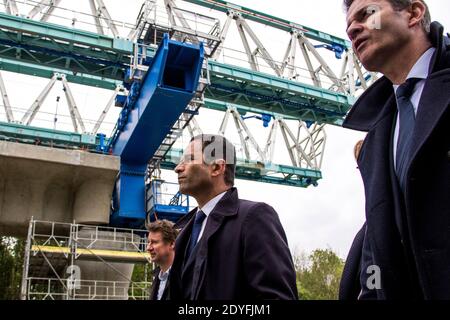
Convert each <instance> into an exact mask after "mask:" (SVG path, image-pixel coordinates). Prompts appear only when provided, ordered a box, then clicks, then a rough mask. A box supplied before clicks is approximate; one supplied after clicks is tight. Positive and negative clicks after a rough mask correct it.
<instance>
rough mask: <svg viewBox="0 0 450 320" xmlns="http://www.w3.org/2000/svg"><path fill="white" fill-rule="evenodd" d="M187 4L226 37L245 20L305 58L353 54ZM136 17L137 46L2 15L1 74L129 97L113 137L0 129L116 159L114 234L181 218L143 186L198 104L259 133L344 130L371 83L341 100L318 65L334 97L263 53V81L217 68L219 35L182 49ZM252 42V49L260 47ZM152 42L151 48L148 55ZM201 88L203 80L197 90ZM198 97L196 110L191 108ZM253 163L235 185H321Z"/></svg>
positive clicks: (197, 0) (173, 204) (311, 32)
mask: <svg viewBox="0 0 450 320" xmlns="http://www.w3.org/2000/svg"><path fill="white" fill-rule="evenodd" d="M186 2H189V3H193V4H196V5H200V6H202V7H205V8H209V9H212V10H216V11H220V12H225V13H227V15H228V20H227V23H226V27H224V28H223V30H225V29H228V26H229V23H230V21H231V20H233V19H234V20H236V22H237V24H238V26H240V27H241V35H242V34H243V32H244V31H245V30H247V32H250V31H249V30H248V27H246V24H245V21H244V19H248V20H250V21H254V22H257V23H263V24H265V25H268V26H271V27H274V28H277V29H280V30H283V31H286V32H290V33H291V34H292V41H297V40H298V41H300V43H301V44H303V45H304V46H306V47H307V48H308V49H309V50H311V51H314V50H315V48H314V46H309V47H308V42H307V41H309V40H314V41H317V42H319V43H320V44H319V45H316V46H315V47H316V48H326V49H328V50H331V51H332V52H334V53H335V55H336V58H338V59H340V58H342V55H343V53H346V52H348V51H349V49H350V44H349V43H348V41H345V40H343V39H340V38H338V37H334V36H332V35H329V34H326V33H323V32H320V31H317V30H315V29H312V28H308V27H305V26H302V25H299V24H296V23H293V22H290V21H287V20H284V19H280V18H276V17H273V16H270V15H267V14H264V13H261V12H258V11H255V10H252V9H249V8H245V7H240V6H236V5H233V4H230V3H228V2H225V1H221V0H214V1H213V0H189V1H186ZM167 4H168V6H169V5H172V6H173V5H174V4H173V0H167ZM173 9H174V10H175V9H176V7H174V8H173ZM141 13H142V11H141ZM141 13H140V19H138V22H137V27H136V30H135V31H136V32H135V34H134V39H135V40H136V41H133V40H132V39H123V38H119V37H110V36H106V35H103V34H99V33H93V32H87V31H83V30H78V29H76V28H69V27H64V26H61V25H56V24H52V23H48V22H46V21H36V20H32V19H29V18H27V17H23V16H18V15H12V14H6V13H0V70H6V71H11V72H17V73H22V74H26V75H33V76H39V77H44V78H52V77H55V75H56V74H58V76H59V75H63V78H64V79H65V80H67V81H68V82H73V83H78V84H83V85H88V86H94V87H98V88H105V89H116V88H117V86H118V85H123V86H124V87H125V88H126V89H127V91H128V94H127V95H123V94H119V95H117V97H116V105H118V106H120V107H121V108H122V111H121V113H120V117H119V119H118V121H117V124H116V127H115V129H114V131H113V134H112V135H111V136H110V137H106V136H105V135H104V134H99V133H94V134H93V133H88V132H81V133H80V132H66V131H58V130H51V129H47V128H38V127H33V126H30V125H29V123H28V124H24V123H18V122H17V121H14V120H13V119H10V121H8V122H0V135H1V136H3V137H8V138H11V139H15V140H18V141H22V142H31V143H36V140H39V143H40V144H44V145H45V144H51V145H52V146H64V147H67V146H76V147H81V148H83V149H86V150H87V151H90V152H101V153H105V154H114V155H118V156H120V159H121V164H120V174H119V176H118V178H117V181H116V185H115V188H114V196H113V205H112V211H111V224H112V225H118V226H124V227H130V228H139V227H142V225H143V223H144V220H145V219H147V218H148V217H149V218H150V219H155V218H158V215H159V217H166V218H169V219H172V220H175V219H177V218H178V217H179V216H180V215H182V214H184V213H186V212H187V209H188V207H189V200H188V198H186V196H184V195H181V194H180V193H176V194H175V195H174V196H173V198H172V200H171V201H170V203H169V204H168V205H161V204H160V203H158V201H157V198H158V192H159V191H158V190H159V189H158V188H159V186H160V185H161V183H162V182H161V181H160V180H158V179H154V180H152V182H151V184H147V185H146V183H145V180H146V177H148V172H149V167H150V171H151V170H153V169H154V168H155V166H156V165H157V166H160V167H161V168H163V169H173V168H174V166H175V165H176V159H179V158H180V157H181V150H177V149H174V148H171V147H172V146H173V143H174V141H175V140H176V138H177V134H179V131H180V130H182V129H183V128H184V127H185V126H186V125H187V123H188V122H189V120H190V119H191V118H192V116H193V115H195V114H197V113H198V108H199V105H200V104H201V106H202V107H205V108H209V109H212V110H218V111H227V110H229V107H230V105H233V106H234V107H235V109H236V111H237V112H238V113H239V114H240V115H245V114H246V113H248V112H249V113H256V114H258V115H260V116H259V118H260V119H261V120H263V121H264V125H265V126H267V125H268V123H270V121H271V119H275V118H276V117H280V116H282V117H283V118H285V119H295V120H302V121H304V122H306V123H307V124H308V126H309V125H311V124H312V123H319V124H331V125H336V126H340V125H341V124H342V122H343V119H344V117H345V115H346V114H347V112H348V110H349V109H350V107H351V105H352V104H353V102H354V101H355V97H354V96H353V95H352V94H351V93H352V90H353V91H354V86H355V84H354V83H359V85H362V84H365V80H367V79H368V78H367V74H362V73H360V72H359V79H356V80H355V81H353V82H354V83H350V89H349V91H346V90H345V88H343V87H341V86H342V84H341V83H340V82H339V81H336V79H335V78H334V77H333V76H332V73H331V71H329V70H328V69H327V66H326V65H325V64H324V63H323V65H324V68H323V70H325V71H326V72H329V74H330V77H331V78H333V81H334V85H335V86H336V87H339V88H340V89H339V90H330V89H326V88H323V87H320V86H318V84H319V83H320V81H319V80H318V79H317V78H314V72H315V71H314V70H312V69H310V73H311V74H312V75H313V79H314V85H311V84H305V83H302V82H299V81H296V80H295V79H294V77H282V76H281V75H282V70H281V69H280V68H279V67H278V66H276V65H272V64H273V63H271V59H270V55H269V54H268V53H267V52H266V51H265V50H264V48H262V47H261V46H260V47H259V52H260V53H259V54H260V55H261V56H262V58H263V59H264V60H266V61H267V63H268V64H269V65H271V66H272V67H273V68H274V70H275V71H276V75H271V74H268V73H265V72H261V71H259V70H258V69H257V68H256V67H255V65H252V68H250V69H249V68H245V67H241V66H235V65H231V64H225V63H221V62H218V61H216V60H215V59H213V58H212V57H213V56H215V55H216V54H217V53H218V52H217V51H219V50H220V48H221V43H222V41H223V37H224V33H225V31H222V33H220V32H219V31H220V30H219V31H217V30H215V31H212V32H211V33H210V34H208V35H206V36H204V37H203V38H202V35H201V34H200V33H199V34H197V35H195V37H197V38H195V37H194V35H192V34H187V36H185V38H184V39H192V38H195V39H194V40H195V41H190V42H191V43H188V42H189V41H175V40H172V39H169V37H170V36H172V35H174V34H177V32H178V34H179V32H180V31H179V30H178V29H173V28H172V29H171V28H168V27H167V28H166V27H161V26H158V25H156V24H154V23H153V24H152V23H151V22H148V19H146V17H145V16H143V15H142V14H141ZM242 30H244V31H242ZM250 35H251V33H250ZM221 37H222V38H221ZM244 38H245V37H243V39H244ZM196 39H197V40H196ZM308 39H309V40H308ZM254 40H255V42H256V43H258V39H256V38H254ZM301 41H303V42H301ZM305 41H306V42H305ZM155 42H156V43H157V47H156V46H151V45H150V43H155ZM204 43H205V44H207V45H208V50H206V48H205V47H204ZM294 47H295V43H294V42H292V43H291V44H290V47H289V49H288V51H289V50H290V54H288V53H289V52H288V53H287V56H289V57H291V58H293V54H295V48H294ZM314 52H315V51H314ZM247 54H248V56H249V60H250V61H251V60H252V59H254V57H253V58H252V53H251V52H247ZM316 57H317V56H316ZM204 58H205V59H204ZM206 58H211V59H206ZM317 58H318V59H319V60H320V57H317ZM130 61H131V64H130ZM286 61H287V60H286ZM353 62H354V61H353ZM285 67H286V65H285ZM202 74H205V75H206V76H202ZM202 78H204V79H206V80H205V81H204V82H203V83H202V81H201V79H202ZM351 79H353V78H351V77H350V80H351ZM351 88H353V89H351ZM200 96H201V99H200V100H201V101H200V103H197V104H195V103H194V105H192V103H191V102H192V101H193V100H195V99H196V98H199V97H200ZM190 103H191V105H190ZM182 114H184V115H186V117H187V118H185V120H184V122H182V123H181V124H180V126H179V127H177V128H175V129H174V123H175V122H177V120H179V119H180V115H182ZM168 155H169V156H168ZM250 162H251V161H249V160H248V159H247V160H243V159H241V160H238V163H237V172H236V176H237V178H241V179H248V180H253V181H261V182H268V183H275V184H284V185H289V186H298V187H308V186H310V185H317V182H318V180H320V179H321V178H322V175H321V172H320V170H319V169H318V168H300V167H296V166H287V165H277V164H273V163H266V164H263V168H262V169H264V170H272V171H274V172H279V173H282V174H283V177H274V176H269V175H265V174H264V170H262V169H261V168H259V167H258V165H259V164H258V163H256V162H255V163H254V165H253V166H248V164H249V163H250ZM250 164H251V163H250ZM125 190H126V191H125Z"/></svg>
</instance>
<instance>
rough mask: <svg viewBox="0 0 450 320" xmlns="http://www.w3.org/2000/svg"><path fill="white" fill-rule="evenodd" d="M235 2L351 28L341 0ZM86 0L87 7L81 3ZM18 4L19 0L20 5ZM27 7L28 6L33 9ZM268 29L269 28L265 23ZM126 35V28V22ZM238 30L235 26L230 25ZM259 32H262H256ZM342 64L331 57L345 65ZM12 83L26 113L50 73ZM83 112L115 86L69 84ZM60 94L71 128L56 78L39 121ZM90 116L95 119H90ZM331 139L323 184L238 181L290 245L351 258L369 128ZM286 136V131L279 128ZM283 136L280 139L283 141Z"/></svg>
mask: <svg viewBox="0 0 450 320" xmlns="http://www.w3.org/2000/svg"><path fill="white" fill-rule="evenodd" d="M85 2H86V3H84V2H81V1H77V2H76V6H75V5H74V2H72V1H69V2H68V1H67V0H65V1H62V3H61V5H62V6H66V7H67V8H71V9H73V10H78V11H82V12H88V6H87V3H88V2H87V1H85ZM104 2H105V4H106V6H107V8H108V10H109V11H110V13H111V16H112V17H113V19H115V20H119V21H124V22H129V23H134V21H135V17H136V16H137V12H138V11H139V8H140V3H142V2H141V1H138V0H133V1H127V2H126V6H124V3H125V2H124V1H120V2H119V1H117V0H104ZM231 2H233V3H236V4H239V5H243V6H246V7H249V8H252V9H255V10H258V11H261V12H265V13H269V14H271V15H273V16H277V17H280V18H284V19H287V20H290V21H294V22H297V23H300V24H302V25H305V26H308V27H312V28H314V29H317V30H320V31H323V32H327V33H331V34H334V35H336V36H340V37H342V38H346V35H345V15H344V13H343V10H342V6H341V1H340V0H332V1H330V0H314V1H305V0H302V1H299V0H277V1H261V0H234V1H231ZM427 3H428V5H429V7H430V11H431V15H432V18H433V20H438V21H440V22H441V24H443V25H444V26H445V27H446V30H447V31H448V27H449V26H450V18H449V12H450V2H449V1H448V0H428V1H427ZM83 6H85V7H83ZM19 8H20V7H19ZM27 11H29V10H24V12H27ZM59 14H60V15H61V16H64V17H66V18H67V17H69V18H76V19H77V22H76V25H75V27H79V28H87V29H89V28H92V26H89V25H84V26H83V27H82V25H83V21H88V19H86V17H84V16H83V15H82V14H79V13H74V12H71V11H64V12H63V11H61V12H59ZM63 21H64V23H65V24H67V21H68V20H67V19H60V20H56V19H54V20H53V22H55V23H56V22H57V23H63ZM255 28H256V29H255V30H257V29H259V31H260V32H261V31H262V33H264V37H262V38H261V39H262V41H263V43H264V44H265V45H266V46H267V47H268V48H269V51H271V53H272V52H274V53H273V55H274V58H275V59H278V60H281V59H282V56H283V53H284V50H285V48H286V46H287V41H286V39H288V38H286V39H285V38H283V37H284V36H287V35H278V34H277V33H276V32H273V31H271V29H270V28H267V27H261V26H259V27H255ZM266 30H267V31H266ZM121 31H122V33H121V34H123V35H126V34H127V33H128V32H127V31H126V30H125V29H124V30H121ZM230 34H231V35H234V36H233V38H237V37H238V36H237V33H236V32H235V33H230ZM258 36H259V34H258ZM235 40H236V39H230V40H228V39H227V41H229V43H228V44H227V42H226V46H227V45H228V46H229V47H233V48H234V42H233V41H235ZM339 66H340V64H336V65H333V66H332V67H333V68H336V69H337V70H338V69H339ZM2 75H3V78H4V80H5V84H6V88H7V90H8V94H9V98H10V101H11V103H12V105H13V106H14V107H15V110H14V112H15V115H16V119H17V118H19V117H20V116H21V114H23V112H24V109H26V108H28V107H29V106H30V105H31V104H32V102H33V101H34V99H35V98H36V97H37V95H38V94H39V92H40V91H41V90H42V89H43V87H44V86H45V84H46V83H47V82H48V80H45V79H39V78H34V77H28V76H22V75H14V74H11V73H7V72H2ZM71 88H72V91H73V94H74V97H75V100H76V101H77V104H78V107H79V109H80V113H81V115H82V116H83V118H84V119H86V120H85V121H86V126H87V127H88V128H92V127H93V125H94V122H95V120H96V119H97V118H98V116H99V115H100V112H101V111H102V109H103V108H104V106H105V105H106V103H107V101H108V100H109V97H110V95H111V94H112V92H110V91H108V90H102V89H95V88H89V87H83V86H80V85H74V84H71ZM57 96H60V97H61V102H60V104H59V106H58V122H57V125H56V127H57V129H62V130H71V121H70V118H69V117H68V115H69V113H68V110H67V107H66V104H65V97H64V94H63V91H62V85H61V83H57V84H56V85H55V87H54V89H53V91H52V92H51V93H50V95H49V97H48V98H47V100H46V103H45V104H44V105H43V107H42V108H41V113H40V114H39V115H38V117H37V119H36V121H35V122H33V125H37V126H45V127H50V128H53V115H54V113H55V111H56V102H55V100H56V97H57ZM119 112H120V110H119V109H118V108H114V109H113V110H111V112H110V113H109V114H108V116H107V119H106V122H105V124H104V125H103V126H102V129H101V131H103V132H105V133H107V134H109V133H110V131H111V128H112V126H113V125H114V123H115V122H116V120H117V117H118V113H119ZM5 119H6V117H5V112H4V110H3V108H0V120H5ZM89 119H90V121H88V120H89ZM198 119H199V122H200V126H201V127H202V129H203V130H204V132H208V131H212V132H216V131H217V129H218V127H219V125H220V121H221V115H220V113H216V112H212V111H209V110H203V111H202V112H201V114H200V116H199V118H198ZM247 124H248V125H249V126H250V127H251V129H252V131H253V132H256V133H257V134H256V136H257V137H258V142H259V143H260V145H263V142H264V141H265V139H266V137H267V134H268V129H263V128H262V125H261V123H259V122H258V121H257V120H249V121H248V123H247ZM326 132H327V142H326V143H327V146H326V149H325V156H324V160H323V166H322V174H323V179H322V180H320V181H319V186H318V187H310V188H307V189H301V188H293V187H285V186H278V185H272V184H270V185H269V184H264V183H256V182H249V181H241V180H238V181H237V183H236V186H237V187H238V189H239V194H240V196H241V197H242V198H246V199H250V200H255V201H264V202H266V203H268V204H270V205H271V206H273V207H274V208H275V209H276V211H277V212H278V214H279V216H280V219H281V222H282V224H283V226H284V228H285V231H286V234H287V237H288V241H289V245H290V247H291V250H303V251H306V252H310V251H312V250H314V249H316V248H328V247H330V248H332V249H333V250H335V251H336V252H337V253H338V255H339V256H341V257H342V258H345V256H346V254H347V252H348V249H349V247H350V244H351V241H352V239H353V237H354V235H355V234H356V232H357V231H358V230H359V228H360V227H361V225H362V224H363V222H364V219H365V218H364V190H363V186H362V181H361V178H360V175H359V172H358V170H357V168H356V163H355V160H354V158H353V146H354V144H355V143H356V142H357V141H358V140H359V139H361V138H363V137H364V134H363V133H360V132H355V131H350V130H346V129H342V128H339V127H334V126H327V129H326ZM279 136H280V135H279ZM279 142H281V141H279ZM282 149H283V146H282V145H280V146H279V148H278V149H277V154H278V155H279V158H280V157H281V161H280V162H283V163H284V164H289V159H288V158H287V154H286V153H283V151H282ZM164 177H166V178H167V179H168V180H172V181H176V180H175V175H174V174H172V173H170V172H165V173H164Z"/></svg>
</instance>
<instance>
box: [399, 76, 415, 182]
mask: <svg viewBox="0 0 450 320" xmlns="http://www.w3.org/2000/svg"><path fill="white" fill-rule="evenodd" d="M418 81H420V79H418V78H410V79H408V80H406V82H405V83H403V84H402V85H401V86H400V87H398V89H397V93H396V96H397V108H398V113H399V120H400V121H399V124H400V128H399V135H398V141H397V154H396V158H395V159H396V166H395V172H396V174H397V178H398V181H399V183H400V188H401V189H402V191H405V182H406V181H405V179H406V164H407V162H408V159H409V153H410V149H411V137H412V135H413V131H414V124H415V118H416V117H415V114H414V107H413V104H412V102H411V100H410V97H411V95H412V93H413V90H414V87H415V85H416V83H417V82H418Z"/></svg>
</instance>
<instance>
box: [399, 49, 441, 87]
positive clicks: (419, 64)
mask: <svg viewBox="0 0 450 320" xmlns="http://www.w3.org/2000/svg"><path fill="white" fill-rule="evenodd" d="M434 51H436V48H434V47H431V48H430V49H428V50H427V51H425V52H424V53H423V54H422V55H421V56H420V58H419V59H418V60H417V61H416V63H415V64H414V66H413V67H412V69H411V70H410V71H409V73H408V76H407V77H406V80H408V79H411V78H418V79H426V78H428V75H429V74H430V62H431V58H432V57H433V54H434ZM393 86H394V90H395V91H397V88H398V87H400V85H396V84H394V85H393Z"/></svg>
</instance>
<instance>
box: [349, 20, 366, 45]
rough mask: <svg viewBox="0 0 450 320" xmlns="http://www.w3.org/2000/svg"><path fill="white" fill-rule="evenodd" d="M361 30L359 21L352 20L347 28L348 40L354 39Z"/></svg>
mask: <svg viewBox="0 0 450 320" xmlns="http://www.w3.org/2000/svg"><path fill="white" fill-rule="evenodd" d="M362 30H363V26H362V25H361V23H358V22H356V21H354V22H352V23H351V24H350V26H349V27H348V29H347V35H348V37H349V39H350V41H353V40H355V38H356V37H357V36H358V34H360V33H361V32H362Z"/></svg>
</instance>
